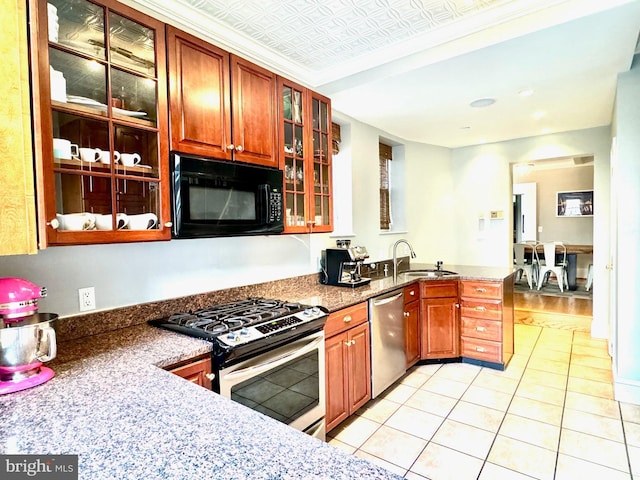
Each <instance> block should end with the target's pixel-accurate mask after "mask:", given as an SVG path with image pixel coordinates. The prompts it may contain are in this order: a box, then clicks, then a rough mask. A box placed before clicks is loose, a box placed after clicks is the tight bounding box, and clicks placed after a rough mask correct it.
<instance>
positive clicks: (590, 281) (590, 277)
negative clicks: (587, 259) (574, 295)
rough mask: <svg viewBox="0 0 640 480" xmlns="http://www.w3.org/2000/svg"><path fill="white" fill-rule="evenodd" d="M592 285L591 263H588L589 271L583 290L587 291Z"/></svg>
mask: <svg viewBox="0 0 640 480" xmlns="http://www.w3.org/2000/svg"><path fill="white" fill-rule="evenodd" d="M592 285H593V263H590V264H589V271H588V272H587V285H586V288H585V290H586V291H587V292H588V291H589V290H591V286H592Z"/></svg>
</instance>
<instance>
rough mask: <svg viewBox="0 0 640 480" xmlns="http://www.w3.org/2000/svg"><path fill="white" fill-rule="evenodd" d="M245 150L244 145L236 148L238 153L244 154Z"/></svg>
mask: <svg viewBox="0 0 640 480" xmlns="http://www.w3.org/2000/svg"><path fill="white" fill-rule="evenodd" d="M243 150H244V147H243V146H242V145H238V146H237V147H236V152H242V151H243Z"/></svg>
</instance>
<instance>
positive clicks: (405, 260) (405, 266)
mask: <svg viewBox="0 0 640 480" xmlns="http://www.w3.org/2000/svg"><path fill="white" fill-rule="evenodd" d="M409 268H410V265H409V256H408V255H407V256H406V257H398V272H404V271H406V270H409ZM362 276H363V277H367V278H372V279H376V278H384V277H391V276H393V259H392V258H390V259H388V260H380V261H379V262H371V263H365V264H363V265H362Z"/></svg>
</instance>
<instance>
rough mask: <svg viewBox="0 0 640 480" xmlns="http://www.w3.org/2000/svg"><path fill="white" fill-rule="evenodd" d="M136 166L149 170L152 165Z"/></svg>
mask: <svg viewBox="0 0 640 480" xmlns="http://www.w3.org/2000/svg"><path fill="white" fill-rule="evenodd" d="M136 167H141V168H148V169H149V170H151V169H152V168H153V167H152V166H151V165H140V164H138V165H136Z"/></svg>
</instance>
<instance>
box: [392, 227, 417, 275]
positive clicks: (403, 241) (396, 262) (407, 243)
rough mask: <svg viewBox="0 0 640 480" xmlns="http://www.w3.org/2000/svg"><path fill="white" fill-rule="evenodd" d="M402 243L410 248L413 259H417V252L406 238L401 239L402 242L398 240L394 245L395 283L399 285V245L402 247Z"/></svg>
mask: <svg viewBox="0 0 640 480" xmlns="http://www.w3.org/2000/svg"><path fill="white" fill-rule="evenodd" d="M401 243H405V244H406V245H407V247H409V251H410V252H411V258H416V252H414V251H413V247H412V246H411V244H410V243H409V242H408V241H406V240H405V239H404V238H401V239H400V240H398V241H397V242H396V243H394V244H393V283H397V282H398V264H399V263H400V262H398V260H397V258H398V257H397V254H396V252H397V250H398V245H400V244H401Z"/></svg>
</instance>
